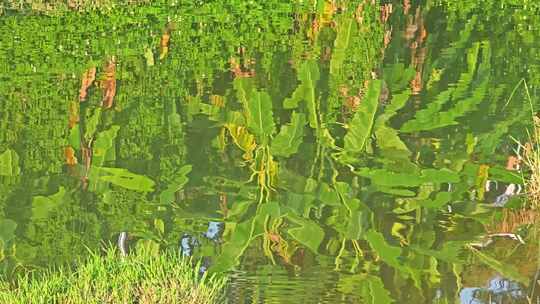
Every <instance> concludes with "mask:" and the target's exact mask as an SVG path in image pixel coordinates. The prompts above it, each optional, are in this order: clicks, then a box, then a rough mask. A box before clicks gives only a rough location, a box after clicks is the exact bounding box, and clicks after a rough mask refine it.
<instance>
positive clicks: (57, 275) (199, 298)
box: [0, 250, 225, 304]
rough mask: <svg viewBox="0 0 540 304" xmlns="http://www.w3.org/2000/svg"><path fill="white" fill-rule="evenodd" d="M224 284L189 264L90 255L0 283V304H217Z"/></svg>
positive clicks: (170, 259) (167, 258)
mask: <svg viewBox="0 0 540 304" xmlns="http://www.w3.org/2000/svg"><path fill="white" fill-rule="evenodd" d="M224 283H225V280H224V279H222V278H217V277H214V276H212V277H210V276H206V275H203V276H200V275H199V271H198V268H197V267H193V266H192V264H191V263H190V261H188V260H186V259H184V258H182V257H178V256H174V255H160V256H152V255H150V254H147V253H144V252H138V253H134V254H133V255H130V256H127V257H124V258H122V257H120V256H119V255H118V253H117V252H115V251H114V250H109V251H108V252H107V253H106V254H105V255H103V256H100V255H92V256H91V257H89V258H88V259H87V260H86V261H84V262H82V263H81V264H80V265H79V266H77V267H75V268H74V269H61V270H57V271H49V272H47V273H44V274H35V275H27V276H25V277H21V278H19V279H18V280H16V281H15V282H2V283H0V303H12V304H17V303H21V304H22V303H36V304H37V303H66V304H67V303H70V304H71V303H73V304H75V303H140V304H144V303H171V304H172V303H185V304H209V303H218V302H220V301H219V300H220V299H221V295H222V289H223V287H224Z"/></svg>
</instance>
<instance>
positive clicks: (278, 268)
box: [0, 0, 540, 303]
mask: <svg viewBox="0 0 540 304" xmlns="http://www.w3.org/2000/svg"><path fill="white" fill-rule="evenodd" d="M440 2H442V3H438V2H437V3H436V2H435V1H427V2H421V3H420V2H415V1H412V3H411V6H410V7H408V6H407V5H403V3H401V2H399V3H398V2H395V3H393V7H392V12H391V14H389V17H388V19H387V20H386V15H387V14H386V13H384V6H382V4H372V3H371V1H342V2H340V1H337V2H336V3H335V4H334V5H331V3H330V2H324V1H305V2H300V1H298V3H296V2H294V3H296V4H291V3H289V2H287V1H278V0H272V1H265V2H264V4H255V3H248V2H244V1H224V3H203V2H200V3H195V4H194V3H190V1H186V3H182V2H181V3H179V4H177V5H170V4H159V3H157V2H156V3H154V4H152V5H146V6H131V7H122V6H118V7H115V8H114V9H111V10H105V11H88V12H82V13H75V12H65V13H56V14H55V13H51V12H49V14H52V16H50V15H40V14H38V13H37V12H35V11H34V12H26V13H25V12H20V11H10V10H8V11H6V12H5V14H4V15H2V16H1V17H0V69H1V76H0V79H1V82H0V115H1V120H0V122H1V124H2V132H0V153H2V154H0V181H1V183H0V206H1V209H0V210H1V211H2V212H0V215H1V217H0V241H1V244H2V247H1V248H2V253H3V254H2V256H1V257H0V258H1V267H2V275H3V276H6V277H9V276H12V275H13V274H16V273H19V272H22V271H24V270H29V269H36V268H37V269H40V268H44V267H47V266H51V265H59V264H65V263H71V262H73V261H74V260H75V259H76V258H77V257H80V256H84V255H86V254H87V248H90V249H94V250H98V249H99V248H102V246H103V245H104V244H107V243H110V244H112V245H113V246H116V244H117V240H118V238H119V235H120V234H121V233H122V232H125V233H127V236H128V238H127V241H126V247H127V250H134V248H136V247H137V246H148V247H151V248H154V249H155V250H156V251H157V250H159V249H161V250H173V251H177V252H179V254H181V253H182V254H190V255H195V256H197V257H203V258H204V260H205V263H206V267H208V268H209V271H218V272H226V273H228V274H229V275H230V278H231V280H230V288H229V290H228V298H229V301H230V302H231V303H391V302H394V303H489V302H487V301H488V299H492V301H496V303H503V302H504V303H509V302H510V303H519V302H526V301H527V298H526V297H527V296H528V297H529V298H530V299H531V301H535V299H536V297H537V294H536V293H537V292H538V286H536V289H535V287H534V284H536V280H537V269H538V266H537V263H536V260H537V259H538V250H539V249H538V248H539V247H538V239H537V238H536V237H535V233H534V227H531V225H529V224H530V223H531V222H534V219H532V220H528V221H527V220H522V221H521V222H519V221H518V223H517V224H515V225H510V226H511V227H508V225H506V226H504V225H502V223H503V219H502V218H503V216H502V214H503V213H508V212H511V209H512V208H519V207H520V206H521V205H522V204H524V203H525V200H524V199H523V197H522V196H520V195H513V196H508V197H506V198H509V199H508V201H506V200H505V196H501V194H503V193H504V192H505V191H506V190H507V189H508V188H507V187H508V186H509V185H511V184H515V185H516V189H517V188H519V187H520V184H521V183H522V174H524V175H526V174H527V172H526V170H523V172H522V171H516V170H507V159H508V157H509V156H512V155H516V152H515V151H514V150H515V149H516V148H517V144H516V143H515V141H514V140H513V139H512V138H515V139H517V140H521V141H526V140H527V128H529V129H530V127H531V122H532V114H531V111H532V112H536V108H537V106H538V102H537V100H538V99H537V88H538V86H539V85H540V78H539V77H538V75H539V74H538V72H539V68H540V66H539V57H538V56H539V53H538V46H539V45H538V42H537V38H538V37H539V32H538V31H539V30H538V25H540V20H539V16H540V14H539V7H538V4H536V3H534V2H530V1H526V0H523V1H502V2H501V1H469V2H464V3H461V2H459V4H457V2H456V3H454V2H453V1H440ZM446 2H449V3H446ZM507 2H508V3H507ZM510 2H511V3H510ZM386 8H387V9H388V8H389V6H386ZM381 11H383V12H381ZM386 12H390V10H389V9H388V10H387V11H386ZM385 36H386V41H385ZM167 37H169V38H167ZM94 67H95V68H96V77H95V78H96V79H95V80H94V81H92V82H88V83H87V85H83V84H81V81H82V79H83V78H85V77H84V74H85V73H88V71H91V70H92V68H94ZM87 78H88V77H87ZM90 78H91V77H90ZM81 87H82V88H81ZM86 87H88V88H87V89H86ZM81 89H82V90H81ZM107 96H109V97H107ZM529 96H530V98H529ZM111 101H112V103H111V107H108V105H109V102H111ZM529 101H530V102H529ZM488 180H489V181H490V182H487V181H488ZM486 184H489V191H488V189H487V188H486ZM514 192H518V191H514ZM497 205H504V207H502V208H501V207H496V206H497ZM509 210H510V211H509ZM506 222H507V221H506ZM519 224H522V225H519ZM509 230H511V231H509ZM499 232H506V233H510V232H511V233H519V235H520V237H521V238H522V241H523V243H522V242H521V241H520V240H517V241H516V240H511V239H509V238H504V237H502V238H499V239H497V240H495V242H494V243H492V244H490V245H488V246H486V248H484V249H480V250H474V249H471V246H470V244H473V243H478V242H479V241H480V240H481V237H482V236H484V235H487V234H489V233H499ZM473 299H475V300H474V301H477V302H474V301H473ZM471 301H472V302H471ZM497 301H498V302H497Z"/></svg>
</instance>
